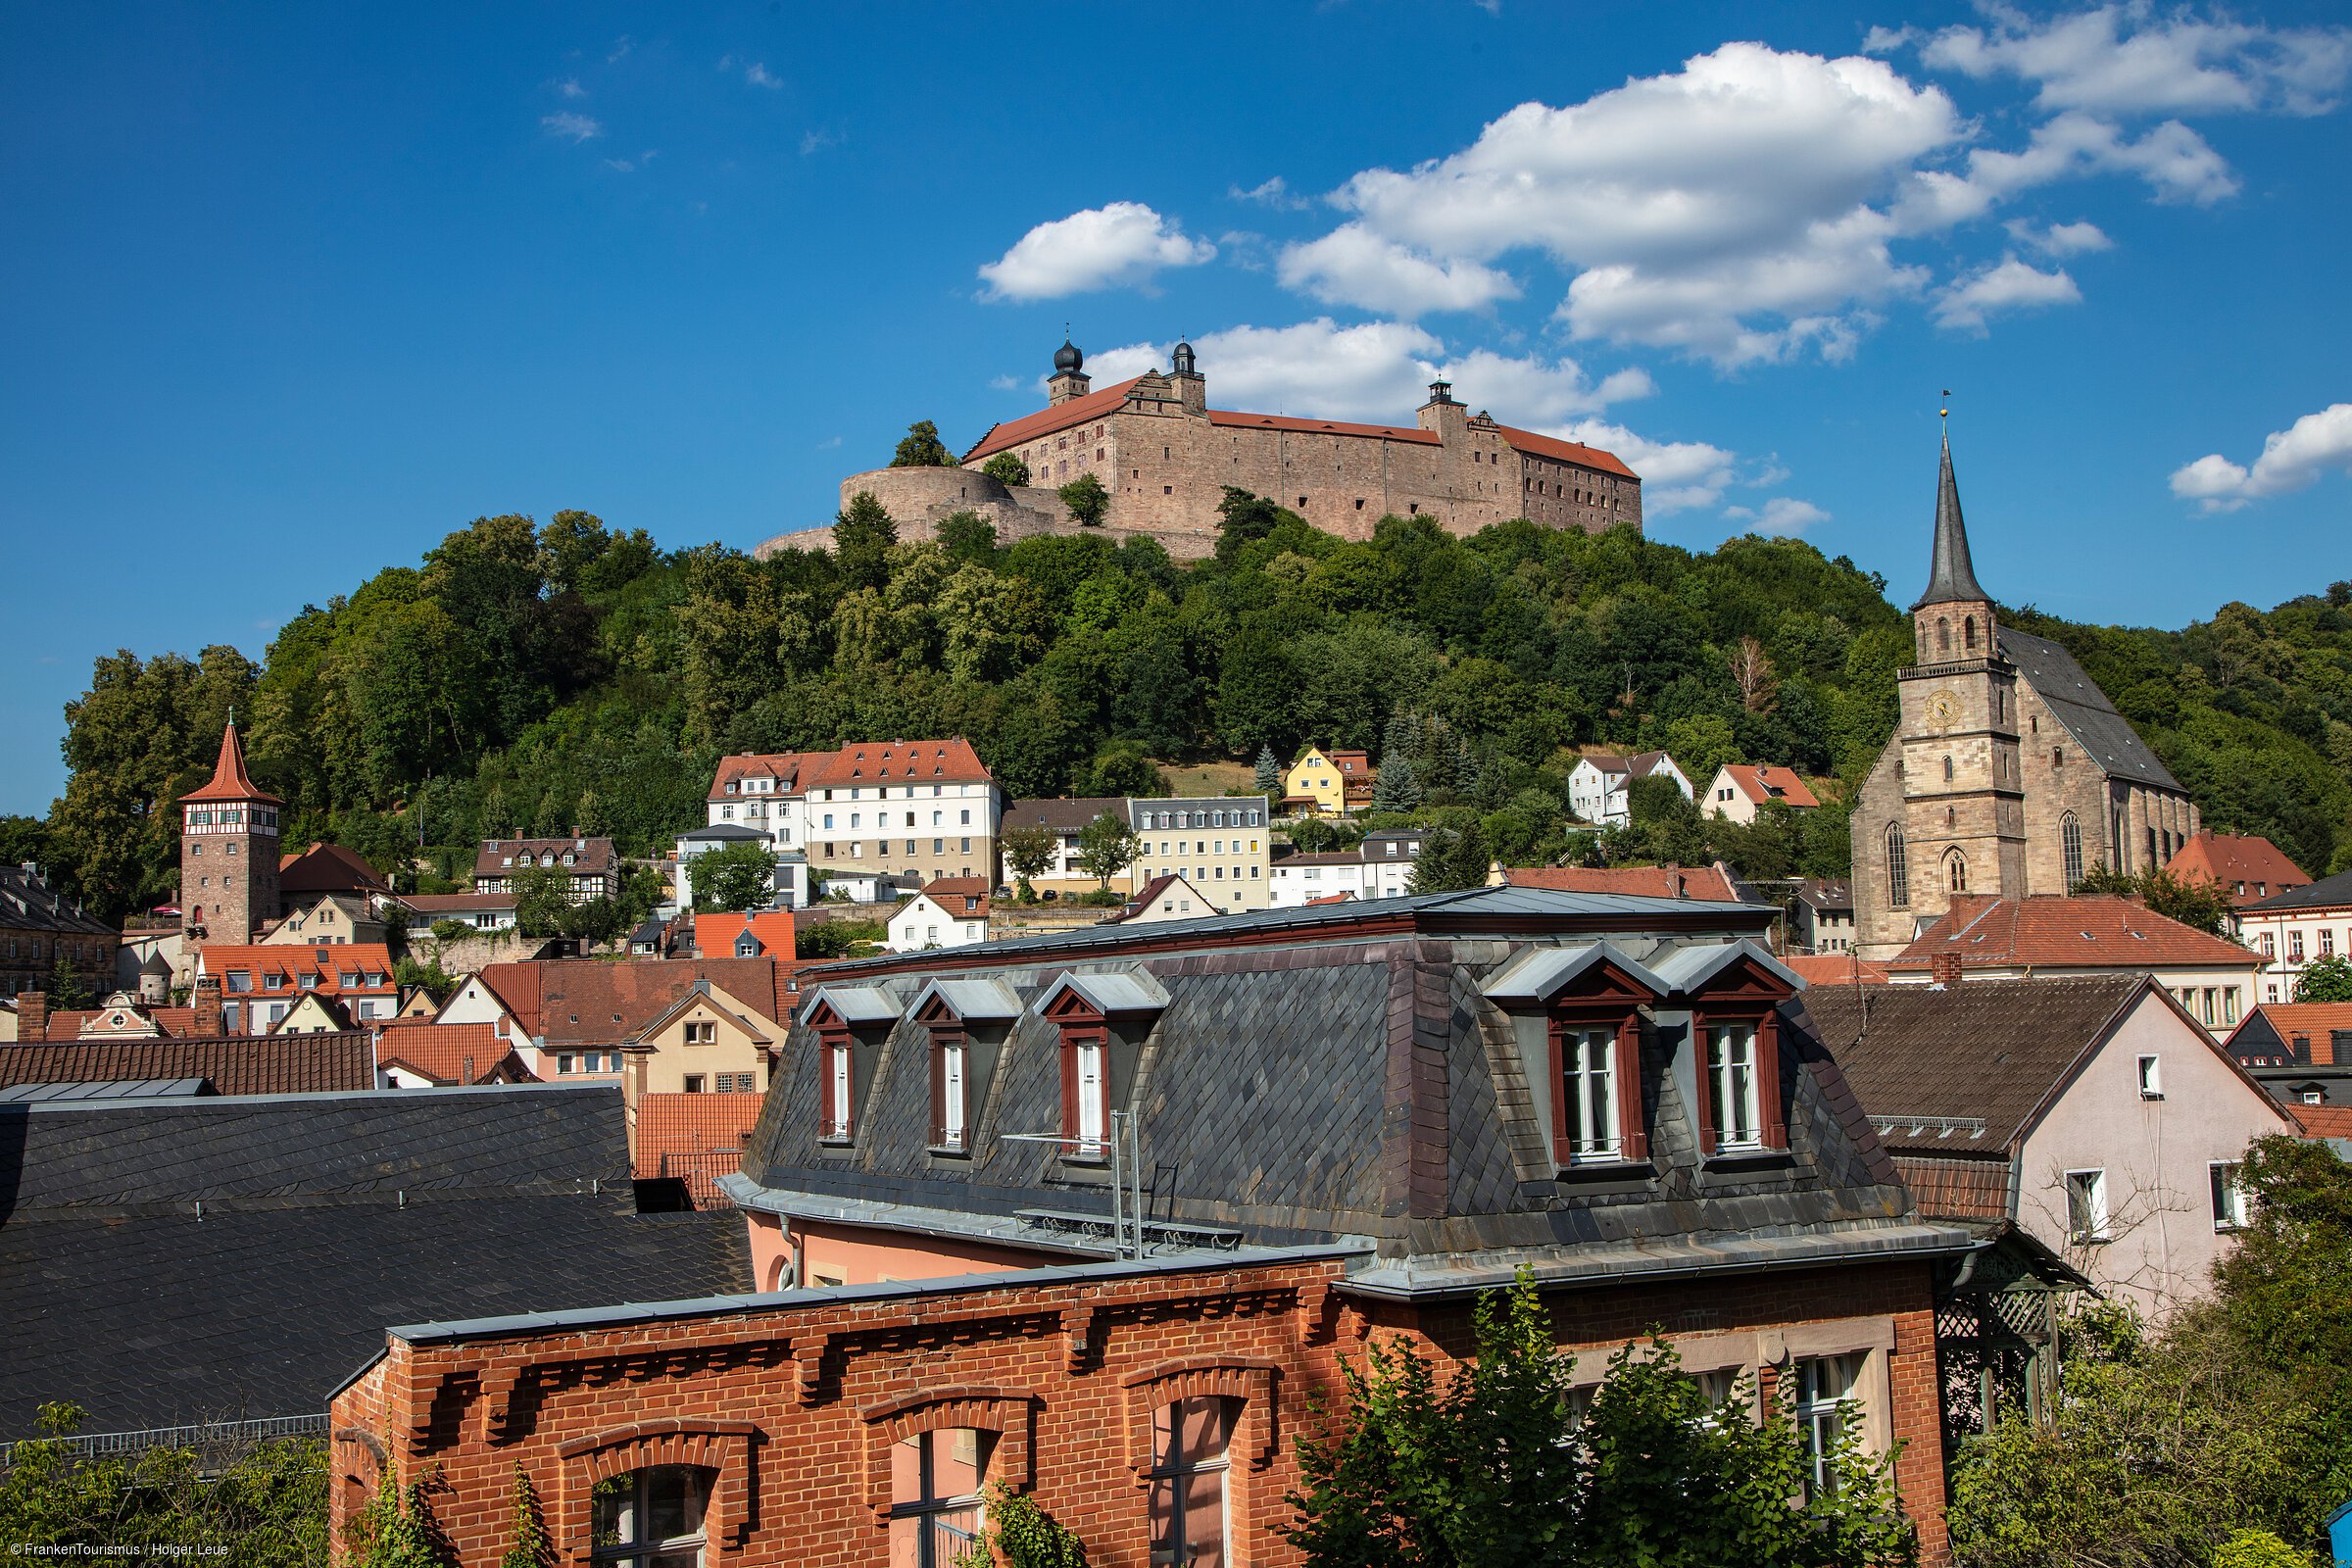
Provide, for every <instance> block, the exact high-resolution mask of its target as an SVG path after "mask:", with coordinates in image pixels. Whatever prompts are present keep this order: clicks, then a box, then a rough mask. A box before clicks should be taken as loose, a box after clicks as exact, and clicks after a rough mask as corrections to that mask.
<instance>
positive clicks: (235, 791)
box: [180, 715, 286, 806]
mask: <svg viewBox="0 0 2352 1568" xmlns="http://www.w3.org/2000/svg"><path fill="white" fill-rule="evenodd" d="M180 799H181V800H182V801H258V802H260V803H261V804H262V805H264V806H283V805H285V804H286V803H285V802H283V801H281V800H279V799H278V798H277V797H276V796H274V795H272V794H270V792H269V791H268V790H266V789H264V788H262V787H261V786H260V785H259V784H256V783H255V782H254V781H253V775H252V774H251V773H248V772H246V771H245V745H244V743H243V742H242V741H240V740H238V739H237V721H236V718H235V717H234V716H233V715H232V716H231V717H230V718H229V721H228V724H227V727H226V728H224V729H222V730H221V760H220V761H218V762H216V763H214V764H213V776H212V778H211V780H210V781H208V782H207V783H206V784H205V785H204V787H203V788H201V789H193V790H190V791H188V793H187V794H185V795H182V796H181V797H180Z"/></svg>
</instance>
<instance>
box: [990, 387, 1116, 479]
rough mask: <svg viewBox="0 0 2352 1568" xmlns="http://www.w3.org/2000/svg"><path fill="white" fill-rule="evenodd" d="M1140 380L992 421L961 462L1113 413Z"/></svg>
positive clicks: (1006, 449)
mask: <svg viewBox="0 0 2352 1568" xmlns="http://www.w3.org/2000/svg"><path fill="white" fill-rule="evenodd" d="M1142 379H1143V377H1142V376H1140V375H1132V376H1129V377H1128V378H1127V379H1126V380H1124V381H1121V382H1120V383H1118V385H1116V386H1106V387H1104V388H1103V390H1102V391H1100V392H1089V393H1088V394H1087V395H1086V396H1084V397H1082V398H1072V399H1070V401H1069V402H1067V403H1056V404H1054V405H1052V406H1051V407H1049V408H1043V409H1040V410H1038V411H1037V412H1036V413H1035V414H1028V415H1023V416H1022V417H1020V418H1017V419H1014V420H1013V421H1011V422H1010V423H1009V424H992V425H990V426H989V427H988V433H987V434H986V435H984V436H982V437H981V438H980V439H979V440H978V441H975V442H974V443H972V449H971V450H970V451H969V452H966V453H965V454H964V455H963V459H962V461H963V462H965V463H975V462H978V461H979V460H980V459H982V458H985V457H989V456H991V455H993V454H995V453H999V452H1005V451H1008V450H1009V449H1011V448H1013V447H1017V446H1019V445H1020V444H1021V443H1022V442H1024V441H1029V440H1034V439H1035V438H1036V437H1038V436H1041V435H1053V434H1054V432H1056V431H1058V430H1066V429H1068V428H1069V427H1070V426H1071V425H1073V424H1083V423H1085V422H1086V421H1087V420H1089V419H1099V418H1102V417H1103V416H1104V415H1106V414H1110V413H1113V412H1115V411H1116V410H1117V408H1118V406H1119V405H1120V404H1122V403H1124V402H1126V401H1127V389H1128V388H1129V387H1131V386H1133V385H1135V383H1136V382H1138V381H1141V380H1142Z"/></svg>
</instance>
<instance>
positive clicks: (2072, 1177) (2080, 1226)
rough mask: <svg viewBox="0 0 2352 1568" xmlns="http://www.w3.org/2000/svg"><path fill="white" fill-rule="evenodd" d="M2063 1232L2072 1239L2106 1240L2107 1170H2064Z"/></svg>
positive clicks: (2078, 1240)
mask: <svg viewBox="0 0 2352 1568" xmlns="http://www.w3.org/2000/svg"><path fill="white" fill-rule="evenodd" d="M2066 1234H2067V1237H2068V1239H2069V1240H2071V1241H2074V1242H2103V1241H2105V1240H2107V1173H2106V1172H2105V1171H2103V1170H2070V1171H2068V1172H2067V1173H2066Z"/></svg>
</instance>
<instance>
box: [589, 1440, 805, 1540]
mask: <svg viewBox="0 0 2352 1568" xmlns="http://www.w3.org/2000/svg"><path fill="white" fill-rule="evenodd" d="M759 1438H760V1429H759V1428H758V1427H756V1426H754V1425H753V1424H752V1423H750V1422H749V1421H638V1422H634V1423H632V1424H630V1425H628V1426H625V1427H616V1428H613V1430H611V1431H609V1432H600V1433H597V1434H596V1435H594V1436H593V1437H586V1438H575V1439H573V1440H572V1441H571V1442H569V1443H566V1444H564V1445H563V1446H561V1447H559V1448H557V1449H556V1454H557V1457H558V1458H560V1459H562V1460H563V1462H564V1487H563V1493H562V1502H561V1504H560V1507H559V1514H558V1518H557V1529H556V1530H555V1531H554V1532H553V1533H554V1535H555V1537H556V1543H557V1549H558V1550H560V1551H562V1552H563V1553H564V1555H565V1556H567V1557H569V1558H570V1559H571V1560H572V1561H574V1562H582V1563H584V1562H586V1561H588V1560H589V1556H590V1554H591V1545H592V1544H591V1540H590V1538H591V1535H592V1533H593V1530H594V1527H595V1516H594V1512H593V1506H592V1498H593V1496H594V1494H595V1492H596V1484H597V1483H598V1482H600V1481H609V1480H611V1479H612V1478H613V1477H614V1476H624V1475H627V1474H628V1473H629V1472H630V1471H632V1470H645V1469H650V1468H652V1467H653V1466H655V1465H664V1464H682V1465H693V1466H695V1467H696V1468H698V1469H703V1470H711V1471H715V1472H716V1475H715V1476H714V1477H713V1478H712V1481H711V1506H710V1511H709V1512H708V1513H706V1514H705V1515H704V1517H703V1532H704V1540H705V1541H707V1542H708V1543H709V1544H710V1549H711V1550H712V1551H719V1552H731V1551H735V1550H737V1549H739V1548H740V1547H741V1546H742V1544H743V1539H744V1537H745V1536H746V1535H748V1534H749V1533H750V1531H751V1529H752V1525H753V1523H754V1519H753V1514H754V1510H755V1505H756V1499H757V1498H758V1495H759V1489H758V1486H757V1479H758V1478H757V1477H756V1476H755V1475H754V1474H753V1462H752V1448H753V1445H754V1444H755V1443H756V1442H757V1441H758V1440H759Z"/></svg>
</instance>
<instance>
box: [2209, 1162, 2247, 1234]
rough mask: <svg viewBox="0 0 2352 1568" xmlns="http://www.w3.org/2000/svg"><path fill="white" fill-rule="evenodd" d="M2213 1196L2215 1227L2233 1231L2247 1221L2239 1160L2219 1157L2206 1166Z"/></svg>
mask: <svg viewBox="0 0 2352 1568" xmlns="http://www.w3.org/2000/svg"><path fill="white" fill-rule="evenodd" d="M2205 1175H2206V1180H2207V1183H2208V1185H2209V1186H2210V1187H2211V1189H2212V1196H2213V1228H2214V1229H2215V1230H2217V1231H2233V1230H2236V1229H2237V1228H2238V1227H2239V1226H2240V1225H2243V1224H2244V1223H2245V1222H2246V1190H2245V1188H2244V1187H2243V1186H2242V1185H2241V1184H2240V1181H2239V1176H2240V1170H2239V1166H2238V1162H2237V1161H2236V1160H2233V1159H2217V1160H2214V1161H2213V1162H2212V1163H2211V1164H2209V1165H2207V1166H2206V1167H2205Z"/></svg>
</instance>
